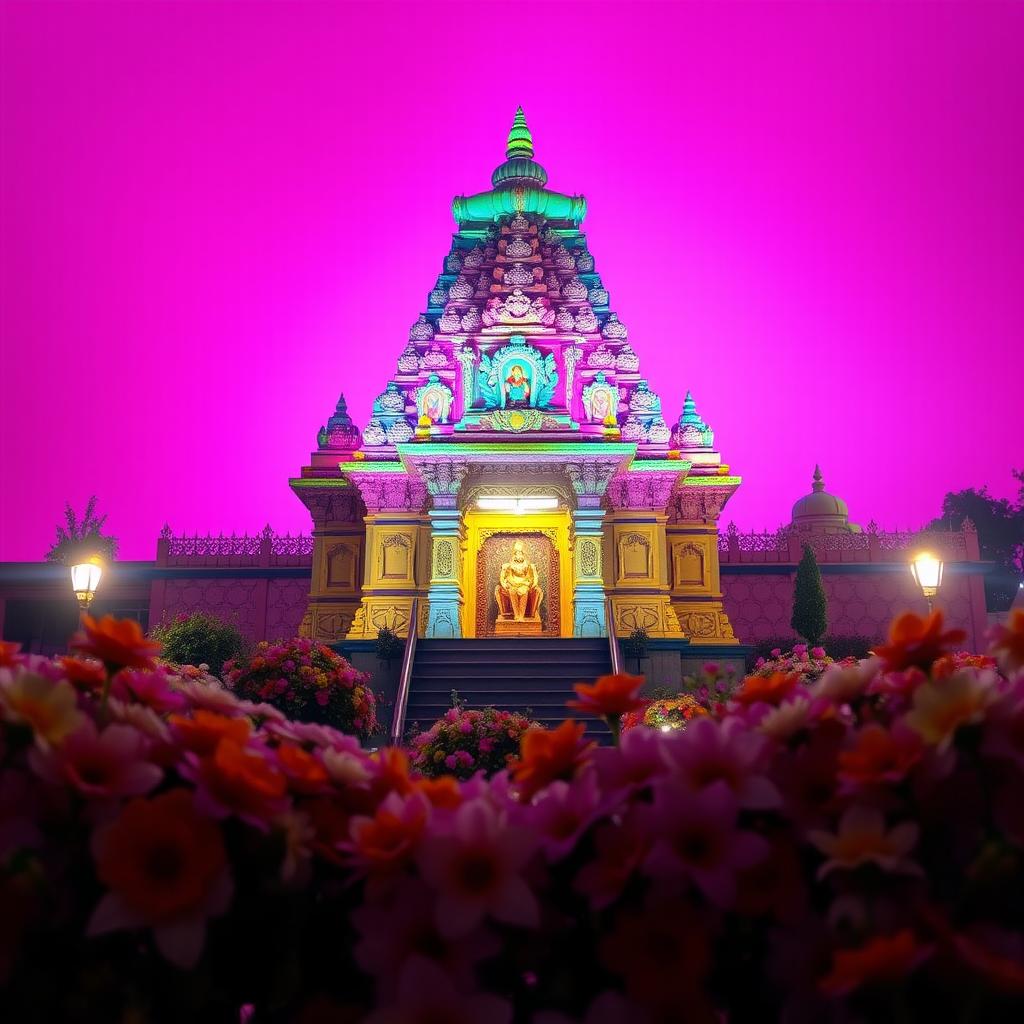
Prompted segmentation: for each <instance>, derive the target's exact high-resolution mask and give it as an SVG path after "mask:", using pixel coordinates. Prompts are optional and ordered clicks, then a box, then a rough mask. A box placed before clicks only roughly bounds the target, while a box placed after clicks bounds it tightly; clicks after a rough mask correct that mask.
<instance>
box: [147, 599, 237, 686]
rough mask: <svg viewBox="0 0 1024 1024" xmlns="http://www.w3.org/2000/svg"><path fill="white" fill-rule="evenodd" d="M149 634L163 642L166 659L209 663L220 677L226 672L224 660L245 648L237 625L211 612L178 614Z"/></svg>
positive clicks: (192, 663) (176, 661) (212, 671)
mask: <svg viewBox="0 0 1024 1024" xmlns="http://www.w3.org/2000/svg"><path fill="white" fill-rule="evenodd" d="M150 635H151V636H152V637H153V639H154V640H158V641H159V642H160V643H161V644H163V648H164V649H163V657H164V660H165V661H171V662H174V664H176V665H206V666H207V668H208V669H209V670H210V674H211V675H214V676H217V677H218V678H219V677H220V675H221V673H222V672H223V671H224V662H226V661H230V660H231V659H232V658H237V657H239V656H240V655H241V654H243V653H244V651H245V637H243V636H242V634H241V632H240V631H239V629H238V627H237V626H235V625H233V624H232V623H230V622H225V621H224V620H223V619H221V618H218V617H217V616H216V615H211V614H210V613H209V612H193V613H192V614H191V615H179V616H178V617H177V618H175V619H173V620H172V621H171V622H164V623H161V624H160V625H159V626H157V627H156V628H154V629H152V630H150Z"/></svg>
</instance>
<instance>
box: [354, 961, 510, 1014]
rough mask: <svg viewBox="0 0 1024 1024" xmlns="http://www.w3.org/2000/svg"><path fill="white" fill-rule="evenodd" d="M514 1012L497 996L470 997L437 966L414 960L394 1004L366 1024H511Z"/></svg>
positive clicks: (409, 962) (395, 996)
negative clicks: (432, 1023) (442, 1022)
mask: <svg viewBox="0 0 1024 1024" xmlns="http://www.w3.org/2000/svg"><path fill="white" fill-rule="evenodd" d="M511 1020H512V1008H511V1007H510V1006H509V1004H508V1003H506V1002H505V1001H504V1000H502V999H498V998H497V997H496V996H491V995H480V994H469V993H467V992H463V991H461V990H460V989H458V988H456V987H455V984H454V982H453V981H452V979H451V978H450V977H449V976H448V975H447V974H445V972H444V971H442V970H441V968H440V967H438V966H437V964H436V963H433V962H432V961H430V960H428V959H426V958H425V957H422V956H413V957H411V958H410V959H409V961H408V962H407V963H406V964H405V966H404V967H403V969H402V974H401V978H400V979H399V982H398V987H397V989H396V991H395V993H394V1003H393V1004H392V1005H390V1006H385V1007H382V1008H381V1009H379V1010H377V1012H376V1013H373V1014H371V1015H370V1016H369V1017H367V1018H366V1022H365V1024H428V1022H434V1021H444V1024H508V1022H509V1021H511Z"/></svg>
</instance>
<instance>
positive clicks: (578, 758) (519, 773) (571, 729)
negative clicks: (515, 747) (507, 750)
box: [512, 718, 594, 800]
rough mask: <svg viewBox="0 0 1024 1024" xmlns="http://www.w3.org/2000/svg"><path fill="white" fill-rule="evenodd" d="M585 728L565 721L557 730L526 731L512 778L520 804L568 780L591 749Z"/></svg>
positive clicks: (534, 729)
mask: <svg viewBox="0 0 1024 1024" xmlns="http://www.w3.org/2000/svg"><path fill="white" fill-rule="evenodd" d="M585 729H586V726H584V724H583V723H582V722H574V721H572V719H569V718H567V719H566V720H565V721H564V722H563V723H562V724H561V725H560V726H559V727H558V728H557V729H541V728H532V729H527V730H526V732H524V733H523V737H522V739H521V740H520V741H519V745H520V750H519V760H518V761H516V762H515V764H514V765H513V766H512V776H513V778H514V779H515V781H516V782H518V783H519V790H520V794H521V798H522V799H523V800H532V799H533V797H534V796H535V795H536V794H537V793H539V792H540V791H541V790H542V789H543V788H544V787H545V786H546V785H548V783H550V782H554V781H555V780H556V779H571V778H572V777H573V775H575V774H576V769H577V768H579V767H580V765H581V764H583V763H584V762H585V761H586V760H587V757H588V756H589V754H590V751H591V749H592V748H593V746H594V744H593V743H585V742H584V740H583V733H584V731H585Z"/></svg>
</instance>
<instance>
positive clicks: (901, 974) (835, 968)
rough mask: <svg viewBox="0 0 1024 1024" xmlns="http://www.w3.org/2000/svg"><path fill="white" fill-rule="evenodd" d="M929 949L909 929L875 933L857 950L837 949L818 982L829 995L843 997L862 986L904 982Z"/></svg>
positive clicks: (928, 952)
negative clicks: (882, 933) (829, 966)
mask: <svg viewBox="0 0 1024 1024" xmlns="http://www.w3.org/2000/svg"><path fill="white" fill-rule="evenodd" d="M930 953H931V949H930V948H928V947H925V946H920V945H918V942H917V939H916V938H915V936H914V933H913V932H912V931H911V930H910V929H909V928H904V929H903V930H902V931H899V932H896V933H895V934H893V935H877V936H875V938H873V939H870V940H869V941H868V942H866V943H865V944H864V945H863V946H861V947H860V948H859V949H837V950H836V951H835V952H834V953H833V954H832V970H831V971H829V973H828V974H827V975H826V976H825V977H824V978H822V979H821V981H819V982H818V987H819V988H820V989H821V990H822V991H823V992H827V993H828V994H829V995H833V996H844V995H847V994H848V993H850V992H853V991H854V990H855V989H858V988H860V987H861V986H862V985H871V984H877V983H879V982H881V983H885V982H888V983H891V984H896V983H900V982H904V981H905V980H906V978H907V976H908V975H909V974H910V973H911V971H913V970H914V969H915V968H916V967H917V966H918V965H919V964H920V963H921V961H922V960H924V959H926V958H927V957H928V955H929V954H930Z"/></svg>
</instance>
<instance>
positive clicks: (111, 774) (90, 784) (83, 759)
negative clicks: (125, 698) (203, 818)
mask: <svg viewBox="0 0 1024 1024" xmlns="http://www.w3.org/2000/svg"><path fill="white" fill-rule="evenodd" d="M148 750H149V741H148V740H147V739H146V737H144V736H143V735H142V733H140V732H138V731H137V730H135V729H133V728H132V727H131V726H129V725H108V726H107V727H106V728H105V729H104V730H103V732H101V733H100V732H97V731H96V726H95V725H94V724H93V722H92V720H91V719H88V718H85V719H83V720H82V722H81V724H80V725H79V726H78V728H77V729H76V730H75V731H74V732H73V733H71V734H70V735H69V736H66V737H65V738H64V741H63V742H62V743H61V744H60V746H59V747H57V748H55V749H53V750H50V751H47V752H45V753H43V752H41V751H38V750H37V751H33V754H32V755H31V757H30V762H31V764H32V767H33V768H34V769H35V770H36V772H38V774H39V775H40V776H42V777H43V778H46V779H48V780H50V781H53V782H57V781H59V780H64V781H66V782H68V783H69V784H70V785H71V786H73V787H74V788H75V789H77V790H78V792H79V793H81V794H82V795H83V796H86V797H91V798H106V797H125V796H141V795H142V794H143V793H148V792H149V791H150V790H151V789H153V787H154V786H156V785H157V784H158V783H159V782H160V780H161V779H162V778H163V774H164V773H163V772H162V771H161V770H160V769H159V768H158V767H157V766H156V765H155V764H150V763H149V762H148V761H147V760H146V755H147V753H148Z"/></svg>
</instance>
